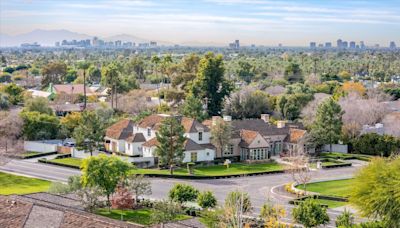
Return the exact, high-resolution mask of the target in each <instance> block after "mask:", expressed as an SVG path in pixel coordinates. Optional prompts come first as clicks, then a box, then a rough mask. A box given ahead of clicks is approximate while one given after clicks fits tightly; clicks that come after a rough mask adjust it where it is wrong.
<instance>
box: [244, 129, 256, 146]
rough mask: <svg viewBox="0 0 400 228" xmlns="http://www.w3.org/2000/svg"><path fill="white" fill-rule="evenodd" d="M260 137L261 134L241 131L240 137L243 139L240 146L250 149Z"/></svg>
mask: <svg viewBox="0 0 400 228" xmlns="http://www.w3.org/2000/svg"><path fill="white" fill-rule="evenodd" d="M258 135H259V133H258V132H257V131H251V130H240V137H241V139H242V141H241V142H240V146H242V147H248V146H249V145H250V144H251V143H252V142H253V141H254V139H255V138H257V136H258Z"/></svg>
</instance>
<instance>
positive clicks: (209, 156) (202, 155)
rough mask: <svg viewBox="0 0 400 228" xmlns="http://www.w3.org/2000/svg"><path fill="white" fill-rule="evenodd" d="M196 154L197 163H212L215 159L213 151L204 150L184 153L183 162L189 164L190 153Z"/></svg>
mask: <svg viewBox="0 0 400 228" xmlns="http://www.w3.org/2000/svg"><path fill="white" fill-rule="evenodd" d="M192 152H197V161H198V162H200V161H212V160H214V157H215V151H214V150H211V149H205V150H194V151H185V152H184V155H185V156H184V158H183V162H191V153H192Z"/></svg>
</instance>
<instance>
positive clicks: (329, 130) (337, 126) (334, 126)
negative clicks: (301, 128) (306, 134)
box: [311, 99, 343, 152]
mask: <svg viewBox="0 0 400 228" xmlns="http://www.w3.org/2000/svg"><path fill="white" fill-rule="evenodd" d="M342 116H343V111H342V108H341V107H340V105H339V104H338V103H336V102H335V101H334V100H333V99H327V100H326V101H324V102H322V103H321V104H320V105H319V106H318V109H317V115H316V117H315V121H314V123H313V125H312V126H311V136H312V139H313V141H314V143H316V144H317V145H323V144H329V145H330V151H331V152H332V144H333V143H337V141H338V140H339V139H340V134H341V131H342V125H343V122H342Z"/></svg>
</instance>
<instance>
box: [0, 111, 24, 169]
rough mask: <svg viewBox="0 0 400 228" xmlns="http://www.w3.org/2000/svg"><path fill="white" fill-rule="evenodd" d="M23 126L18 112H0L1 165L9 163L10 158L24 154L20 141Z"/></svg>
mask: <svg viewBox="0 0 400 228" xmlns="http://www.w3.org/2000/svg"><path fill="white" fill-rule="evenodd" d="M22 125H23V122H22V119H21V118H20V117H19V115H18V112H17V111H16V110H12V111H10V112H0V165H3V164H5V163H7V162H8V161H9V157H10V156H16V155H17V154H20V153H22V152H23V149H22V148H21V147H22V142H21V141H18V139H19V137H20V135H21V130H22Z"/></svg>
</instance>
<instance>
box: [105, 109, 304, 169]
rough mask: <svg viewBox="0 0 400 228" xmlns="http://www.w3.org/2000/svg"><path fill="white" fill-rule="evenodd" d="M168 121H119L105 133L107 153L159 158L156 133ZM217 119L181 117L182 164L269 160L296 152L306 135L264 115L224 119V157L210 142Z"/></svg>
mask: <svg viewBox="0 0 400 228" xmlns="http://www.w3.org/2000/svg"><path fill="white" fill-rule="evenodd" d="M167 117H170V116H169V115H165V114H154V115H151V116H148V117H146V118H144V119H143V120H141V121H140V122H138V123H133V121H131V120H127V119H124V120H121V121H119V122H118V123H116V124H114V125H113V126H111V127H109V128H108V129H107V131H106V137H105V139H106V149H107V150H109V151H111V152H119V153H125V154H128V155H131V156H140V157H156V154H155V149H156V147H157V145H158V141H157V138H156V132H157V131H158V130H159V128H160V126H161V122H162V120H163V119H165V118H167ZM217 118H221V117H213V119H212V120H207V121H204V122H203V123H199V122H198V121H196V120H194V119H191V118H187V117H180V119H181V124H182V126H183V127H184V130H185V133H184V136H185V137H186V138H187V140H186V141H185V151H184V154H185V156H184V159H183V162H202V161H212V160H214V159H215V158H222V159H226V158H230V159H234V160H241V161H245V160H269V159H270V158H271V157H274V156H280V155H282V154H291V153H292V152H293V151H295V150H297V149H298V146H297V144H298V142H299V141H300V139H301V138H302V137H304V135H305V133H306V131H305V130H302V129H301V126H298V125H295V124H285V122H283V121H280V122H278V125H277V126H275V125H273V124H270V123H269V116H268V115H267V114H263V115H262V116H261V118H260V119H245V120H233V121H232V120H231V118H229V117H225V118H224V121H229V122H230V123H231V125H232V139H231V143H230V145H229V146H228V147H227V148H226V149H225V150H224V151H223V152H222V154H217V152H216V150H215V147H214V146H213V145H212V144H211V141H210V137H211V133H210V128H211V127H212V124H213V123H214V122H215V121H216V119H217ZM301 146H304V145H301Z"/></svg>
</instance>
